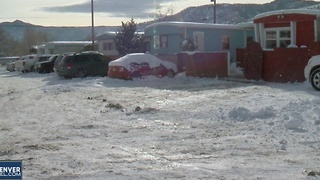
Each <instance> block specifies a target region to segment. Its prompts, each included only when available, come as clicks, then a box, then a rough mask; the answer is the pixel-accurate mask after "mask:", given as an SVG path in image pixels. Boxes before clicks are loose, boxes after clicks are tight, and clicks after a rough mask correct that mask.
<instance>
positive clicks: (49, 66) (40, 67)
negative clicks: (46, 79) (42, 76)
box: [34, 54, 60, 73]
mask: <svg viewBox="0 0 320 180" xmlns="http://www.w3.org/2000/svg"><path fill="white" fill-rule="evenodd" d="M59 56H60V55H58V54H56V55H52V56H51V57H50V58H49V59H48V60H46V61H39V62H37V63H36V64H35V65H34V68H35V71H37V72H39V73H50V72H53V66H54V62H55V60H56V59H57V58H58V57H59Z"/></svg>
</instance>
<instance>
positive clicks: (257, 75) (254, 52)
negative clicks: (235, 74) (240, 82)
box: [244, 42, 263, 80]
mask: <svg viewBox="0 0 320 180" xmlns="http://www.w3.org/2000/svg"><path fill="white" fill-rule="evenodd" d="M244 53H245V59H244V61H245V62H244V76H245V78H246V79H253V80H260V79H262V60H263V51H262V48H261V46H260V44H259V43H257V42H252V43H250V44H248V46H247V47H246V48H245V52H244Z"/></svg>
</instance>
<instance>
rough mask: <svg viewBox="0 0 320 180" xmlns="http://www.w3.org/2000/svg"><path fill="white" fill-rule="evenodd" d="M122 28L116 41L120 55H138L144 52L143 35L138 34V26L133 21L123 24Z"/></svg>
mask: <svg viewBox="0 0 320 180" xmlns="http://www.w3.org/2000/svg"><path fill="white" fill-rule="evenodd" d="M121 23H122V27H121V28H120V29H119V30H118V32H117V35H116V37H115V39H114V42H115V47H116V49H117V50H118V52H119V54H120V55H126V54H129V53H137V52H142V51H143V40H142V37H141V35H139V34H137V33H136V31H137V24H136V23H135V22H134V20H133V19H131V21H128V22H126V23H124V22H121Z"/></svg>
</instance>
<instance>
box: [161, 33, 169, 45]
mask: <svg viewBox="0 0 320 180" xmlns="http://www.w3.org/2000/svg"><path fill="white" fill-rule="evenodd" d="M167 47H168V36H166V35H162V36H160V48H167Z"/></svg>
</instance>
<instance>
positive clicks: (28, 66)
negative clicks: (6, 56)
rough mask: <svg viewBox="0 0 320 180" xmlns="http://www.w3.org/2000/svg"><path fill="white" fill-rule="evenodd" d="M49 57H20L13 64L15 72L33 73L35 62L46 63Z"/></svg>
mask: <svg viewBox="0 0 320 180" xmlns="http://www.w3.org/2000/svg"><path fill="white" fill-rule="evenodd" d="M49 57H51V55H26V56H22V57H21V58H20V59H19V60H18V61H16V63H15V70H16V71H21V72H23V73H25V72H32V71H34V65H35V64H36V63H37V62H42V61H46V60H48V59H49Z"/></svg>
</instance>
